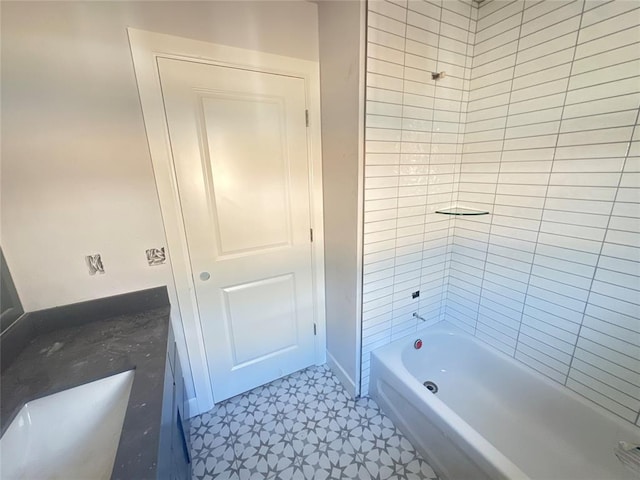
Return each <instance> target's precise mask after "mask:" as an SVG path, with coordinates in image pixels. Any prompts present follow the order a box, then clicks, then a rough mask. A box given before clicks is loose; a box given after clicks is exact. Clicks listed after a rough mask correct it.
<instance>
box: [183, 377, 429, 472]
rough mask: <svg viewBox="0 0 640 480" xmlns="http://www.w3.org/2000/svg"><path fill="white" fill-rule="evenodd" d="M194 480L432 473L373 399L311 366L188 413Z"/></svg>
mask: <svg viewBox="0 0 640 480" xmlns="http://www.w3.org/2000/svg"><path fill="white" fill-rule="evenodd" d="M190 435H191V453H192V459H193V464H192V470H193V478H194V479H220V480H222V479H233V480H259V479H277V480H288V479H300V480H307V479H312V480H316V479H317V480H326V479H338V480H340V479H349V478H357V479H362V480H367V479H373V480H386V479H389V480H392V479H393V480H395V479H397V480H400V479H411V480H412V479H435V478H436V475H435V474H434V473H433V470H432V469H431V467H430V466H429V465H428V464H427V463H426V462H425V461H424V460H422V459H421V458H420V456H419V455H418V453H417V452H416V451H415V450H414V448H413V447H412V446H411V444H410V443H409V441H408V440H407V439H406V438H404V437H403V436H402V434H400V433H399V432H398V430H396V428H395V427H394V425H393V423H391V420H389V419H388V418H387V417H385V416H384V415H383V414H382V413H381V412H380V409H379V408H378V406H377V405H376V404H375V402H374V401H373V400H371V399H368V398H362V399H359V400H353V399H351V398H350V397H349V395H348V394H347V393H346V392H345V390H344V389H343V388H342V386H341V385H340V383H339V381H338V380H337V379H336V377H334V376H333V374H332V373H331V371H330V370H329V368H328V367H326V366H321V367H311V368H308V369H306V370H302V371H300V372H297V373H294V374H293V375H290V376H288V377H285V378H282V379H280V380H277V381H275V382H273V383H270V384H268V385H265V386H263V387H259V388H256V389H254V390H252V391H250V392H247V393H245V394H242V395H238V396H237V397H234V398H231V399H229V400H227V401H225V402H222V403H220V404H219V405H217V406H216V407H215V408H214V409H213V410H212V411H210V412H208V413H205V414H203V415H200V416H198V417H195V418H193V419H192V420H191V432H190Z"/></svg>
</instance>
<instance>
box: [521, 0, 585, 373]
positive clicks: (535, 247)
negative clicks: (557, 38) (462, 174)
mask: <svg viewBox="0 0 640 480" xmlns="http://www.w3.org/2000/svg"><path fill="white" fill-rule="evenodd" d="M581 1H582V11H581V13H580V21H579V23H578V29H577V30H576V38H575V41H574V46H573V55H572V60H571V67H570V69H569V77H568V80H567V86H566V88H565V91H564V99H563V102H562V110H561V111H560V122H559V124H558V133H557V134H556V141H555V146H554V147H553V156H552V158H551V167H550V169H549V176H548V178H547V185H546V188H545V195H544V200H543V202H542V207H541V209H540V211H541V217H540V224H539V226H538V232H537V234H536V241H535V243H534V248H533V252H532V256H531V270H530V272H529V279H528V281H527V288H526V290H525V292H524V297H523V302H522V317H521V319H520V326H519V328H518V337H517V338H516V346H515V350H514V357H515V354H516V353H517V351H518V343H519V339H520V331H521V329H522V321H523V320H524V310H525V309H526V306H527V298H528V297H529V288H530V286H531V275H532V273H533V268H534V266H535V261H536V252H537V250H538V242H539V240H540V232H541V230H542V223H543V218H544V211H545V207H546V205H547V198H548V194H549V187H550V185H551V176H552V172H553V165H554V162H555V159H556V155H557V152H558V144H559V142H560V129H561V124H562V118H563V115H564V110H565V107H566V102H567V96H568V93H569V84H570V81H571V80H570V79H571V72H572V71H573V63H574V60H575V55H576V51H577V48H578V41H579V38H580V27H581V25H582V17H583V14H584V8H585V5H586V0H581ZM577 341H578V337H577V336H576V342H577ZM564 377H565V380H564V385H565V386H566V383H567V378H568V377H569V368H567V373H566V374H565V375H564Z"/></svg>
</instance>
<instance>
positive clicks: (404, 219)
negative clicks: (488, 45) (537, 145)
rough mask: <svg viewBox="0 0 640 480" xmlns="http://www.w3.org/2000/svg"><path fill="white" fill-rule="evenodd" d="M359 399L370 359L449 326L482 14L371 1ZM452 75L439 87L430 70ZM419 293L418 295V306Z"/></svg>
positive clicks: (452, 1) (452, 5) (468, 8)
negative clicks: (424, 328)
mask: <svg viewBox="0 0 640 480" xmlns="http://www.w3.org/2000/svg"><path fill="white" fill-rule="evenodd" d="M368 9H369V10H368V31H367V35H368V43H367V57H368V58H367V80H366V81H367V106H366V108H367V116H366V156H365V206H364V208H365V214H364V221H365V227H364V228H365V230H364V232H365V234H364V287H363V291H364V303H363V342H362V345H363V347H362V348H363V358H362V392H363V393H365V394H366V392H368V379H369V352H370V351H371V350H372V349H374V348H376V347H379V346H381V345H384V344H387V343H389V342H391V341H392V340H395V339H396V338H400V337H403V336H405V335H408V334H410V333H412V332H415V331H416V329H417V327H418V324H419V323H421V322H420V321H419V320H417V319H416V318H414V317H413V316H412V314H413V313H414V312H416V313H418V314H419V315H421V316H422V317H424V318H425V319H427V320H428V321H429V322H437V321H439V320H441V319H442V318H444V305H445V300H446V286H447V276H448V271H447V270H448V268H447V267H448V259H449V255H448V253H447V252H448V249H449V248H450V238H451V234H452V233H453V229H452V227H453V223H452V220H451V219H450V217H447V216H445V215H439V214H435V213H434V211H435V210H436V209H438V208H440V207H447V206H449V205H450V204H451V203H452V201H453V200H454V197H455V192H456V190H457V188H456V179H457V176H456V172H457V171H458V170H459V166H460V162H461V154H462V134H463V133H464V130H463V127H464V112H465V110H466V101H467V96H468V87H469V78H470V73H471V60H472V45H473V33H472V32H474V31H475V18H476V16H477V12H478V9H477V8H476V7H475V6H474V5H473V4H472V3H471V1H460V0H448V1H445V2H444V3H442V2H426V1H414V0H410V1H409V2H407V0H399V1H393V2H392V1H382V0H372V1H369V2H368ZM443 71H444V72H446V76H445V77H444V78H443V79H442V80H438V81H434V80H433V79H432V72H443ZM418 291H419V297H416V298H413V295H412V294H414V293H415V292H418Z"/></svg>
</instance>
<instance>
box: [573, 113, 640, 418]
mask: <svg viewBox="0 0 640 480" xmlns="http://www.w3.org/2000/svg"><path fill="white" fill-rule="evenodd" d="M639 121H640V105H639V106H638V111H637V114H636V126H634V128H633V130H632V131H631V136H630V137H629V142H628V146H627V151H626V153H625V156H624V161H623V163H622V167H621V169H620V177H619V178H618V185H617V187H616V193H615V195H614V197H613V200H612V201H611V211H610V213H609V219H608V221H607V228H606V229H605V236H604V237H603V239H602V243H601V244H600V252H599V253H598V258H597V260H596V263H595V265H594V267H593V276H592V278H591V284H590V286H589V290H588V292H589V293H588V294H587V298H586V300H585V304H584V310H583V312H582V321H581V322H580V327H579V328H578V334H577V336H576V343H575V345H574V346H573V354H572V355H571V361H570V363H569V369H568V371H567V378H566V380H565V383H564V385H565V386H567V382H568V381H569V378H570V376H571V369H572V368H573V361H574V359H575V352H576V349H577V348H578V341H579V340H580V334H581V332H582V327H583V325H584V317H585V316H586V314H587V307H588V306H589V299H590V298H591V293H592V288H593V282H594V281H595V278H596V274H597V273H598V264H599V263H600V258H601V257H602V251H603V249H604V245H605V243H607V242H606V232H608V231H609V225H610V224H611V217H613V209H614V207H615V203H616V199H617V197H618V193H619V192H620V185H621V184H622V178H623V176H624V173H625V172H624V169H625V166H626V163H627V159H628V158H629V152H630V150H631V145H632V143H633V136H634V133H635V130H636V128H638V127H637V125H638V122H639ZM608 348H610V347H608ZM602 383H604V382H602ZM585 386H586V385H585ZM587 388H589V389H591V390H593V389H592V388H591V387H588V386H587ZM603 395H604V394H603ZM605 396H607V395H605ZM611 400H613V399H611ZM637 400H640V398H638V399H637ZM639 418H640V409H639V410H638V412H637V414H636V419H635V422H634V423H636V422H637V421H638V419H639Z"/></svg>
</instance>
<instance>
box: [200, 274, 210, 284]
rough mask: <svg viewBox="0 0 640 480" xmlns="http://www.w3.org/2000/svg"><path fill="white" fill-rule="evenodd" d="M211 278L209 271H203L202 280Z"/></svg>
mask: <svg viewBox="0 0 640 480" xmlns="http://www.w3.org/2000/svg"><path fill="white" fill-rule="evenodd" d="M210 278H211V275H210V274H209V272H202V273H201V274H200V280H202V281H203V282H206V281H207V280H209V279H210Z"/></svg>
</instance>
